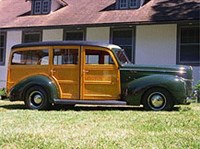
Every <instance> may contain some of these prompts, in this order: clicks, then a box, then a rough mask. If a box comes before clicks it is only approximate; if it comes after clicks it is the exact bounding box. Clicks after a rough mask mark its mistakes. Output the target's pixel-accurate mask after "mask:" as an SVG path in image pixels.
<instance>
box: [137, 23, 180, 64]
mask: <svg viewBox="0 0 200 149" xmlns="http://www.w3.org/2000/svg"><path fill="white" fill-rule="evenodd" d="M176 28H177V26H176V24H172V25H148V26H147V25H144V26H137V27H136V51H135V54H136V55H135V63H136V64H176V38H177V37H176Z"/></svg>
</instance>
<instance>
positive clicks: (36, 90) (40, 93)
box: [24, 86, 49, 110]
mask: <svg viewBox="0 0 200 149" xmlns="http://www.w3.org/2000/svg"><path fill="white" fill-rule="evenodd" d="M24 102H25V105H26V107H27V108H29V109H34V110H45V109H47V108H48V107H49V101H48V96H47V93H46V91H45V90H44V89H43V88H42V87H40V86H33V87H31V88H30V89H28V90H27V92H26V97H25V101H24Z"/></svg>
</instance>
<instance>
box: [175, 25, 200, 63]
mask: <svg viewBox="0 0 200 149" xmlns="http://www.w3.org/2000/svg"><path fill="white" fill-rule="evenodd" d="M199 31H200V27H199V26H180V27H179V43H178V45H179V46H178V63H179V64H188V65H196V64H197V65H199V64H200V42H199V41H200V37H199V34H200V33H199Z"/></svg>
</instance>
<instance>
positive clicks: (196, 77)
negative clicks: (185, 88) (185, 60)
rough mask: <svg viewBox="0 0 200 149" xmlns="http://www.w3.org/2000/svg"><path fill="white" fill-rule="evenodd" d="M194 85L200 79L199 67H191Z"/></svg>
mask: <svg viewBox="0 0 200 149" xmlns="http://www.w3.org/2000/svg"><path fill="white" fill-rule="evenodd" d="M193 76H194V85H195V84H197V83H198V81H200V67H193Z"/></svg>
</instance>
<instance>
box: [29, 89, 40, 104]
mask: <svg viewBox="0 0 200 149" xmlns="http://www.w3.org/2000/svg"><path fill="white" fill-rule="evenodd" d="M42 100H43V98H42V93H40V92H39V91H33V92H32V93H31V94H30V95H29V101H30V105H31V106H32V107H38V106H40V105H41V104H42Z"/></svg>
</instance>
